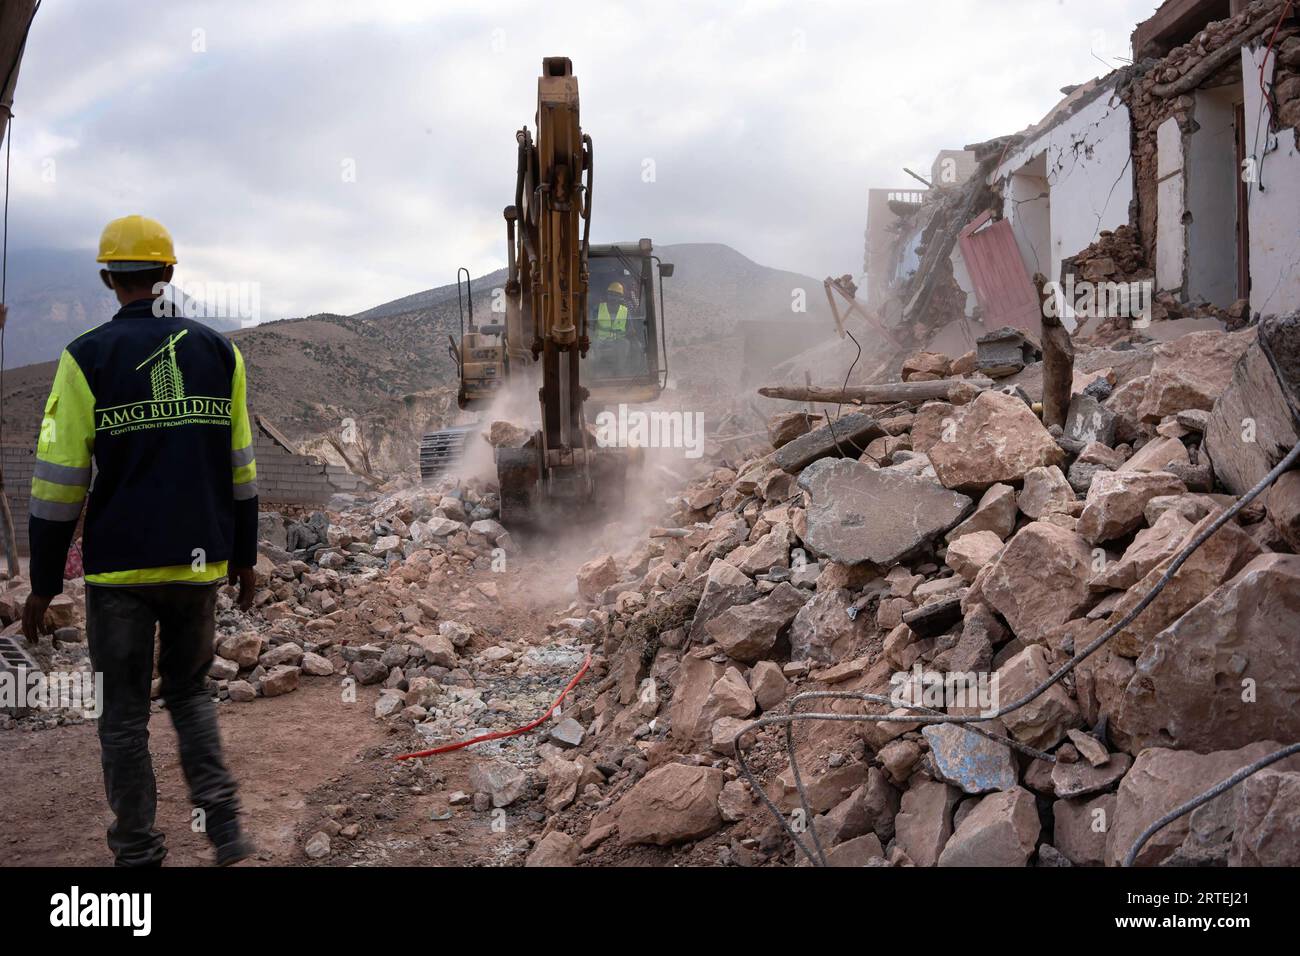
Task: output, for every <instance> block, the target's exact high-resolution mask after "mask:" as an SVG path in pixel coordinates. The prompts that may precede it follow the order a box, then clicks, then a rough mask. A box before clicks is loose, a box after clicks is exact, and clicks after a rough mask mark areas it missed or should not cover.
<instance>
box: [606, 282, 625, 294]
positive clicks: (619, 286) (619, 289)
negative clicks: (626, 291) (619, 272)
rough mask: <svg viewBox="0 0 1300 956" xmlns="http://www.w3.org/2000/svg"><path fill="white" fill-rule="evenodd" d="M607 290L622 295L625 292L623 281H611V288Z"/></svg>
mask: <svg viewBox="0 0 1300 956" xmlns="http://www.w3.org/2000/svg"><path fill="white" fill-rule="evenodd" d="M605 291H606V292H616V293H618V294H619V295H622V294H623V283H621V282H611V283H610V284H609V288H608V289H606V290H605Z"/></svg>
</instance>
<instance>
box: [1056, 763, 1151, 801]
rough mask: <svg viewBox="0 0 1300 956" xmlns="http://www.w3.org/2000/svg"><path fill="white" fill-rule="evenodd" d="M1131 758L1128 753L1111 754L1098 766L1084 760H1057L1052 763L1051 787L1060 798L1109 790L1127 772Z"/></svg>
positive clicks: (1083, 795) (1082, 795)
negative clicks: (1073, 761) (1066, 761)
mask: <svg viewBox="0 0 1300 956" xmlns="http://www.w3.org/2000/svg"><path fill="white" fill-rule="evenodd" d="M1132 763H1133V758H1132V757H1130V756H1129V755H1128V754H1111V755H1110V759H1109V760H1107V761H1106V762H1105V763H1104V764H1102V765H1101V766H1100V767H1094V766H1093V765H1092V764H1090V763H1088V762H1087V761H1086V760H1079V761H1076V762H1075V763H1062V762H1061V761H1059V760H1058V761H1057V762H1056V763H1054V764H1053V765H1052V789H1053V790H1054V791H1055V793H1056V795H1057V796H1058V797H1061V798H1074V797H1085V796H1087V795H1088V794H1090V793H1097V792H1099V791H1102V790H1109V789H1110V788H1111V787H1113V786H1115V784H1116V783H1118V782H1119V781H1120V779H1121V778H1122V777H1123V776H1124V774H1126V773H1128V768H1129V766H1130V765H1131V764H1132Z"/></svg>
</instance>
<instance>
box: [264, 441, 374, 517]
mask: <svg viewBox="0 0 1300 956" xmlns="http://www.w3.org/2000/svg"><path fill="white" fill-rule="evenodd" d="M254 452H255V454H256V455H257V491H258V496H259V498H260V499H261V500H262V501H266V502H273V503H275V504H293V505H317V506H321V505H324V504H325V502H327V501H328V500H329V498H330V495H332V494H334V493H335V492H336V491H354V490H355V489H356V487H357V484H358V483H357V479H356V478H355V477H354V476H353V475H352V474H351V473H350V472H348V470H347V469H346V468H342V467H340V466H339V465H327V464H325V463H323V462H321V461H320V460H319V459H317V458H313V457H311V456H310V455H291V454H289V453H288V452H287V451H285V450H284V449H283V448H281V447H280V446H279V445H277V444H276V443H275V442H273V441H271V440H270V439H269V438H267V437H266V436H265V435H263V434H261V433H258V435H257V441H256V444H255V445H254Z"/></svg>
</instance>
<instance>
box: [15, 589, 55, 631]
mask: <svg viewBox="0 0 1300 956" xmlns="http://www.w3.org/2000/svg"><path fill="white" fill-rule="evenodd" d="M53 600H54V596H53V595H51V596H49V597H45V596H44V595H41V594H37V593H35V592H32V593H31V594H29V595H27V603H26V604H24V605H23V634H24V636H26V638H27V643H29V644H35V643H36V642H37V641H38V640H40V637H41V629H42V628H44V627H45V612H46V610H47V609H48V608H49V606H50V602H51V601H53Z"/></svg>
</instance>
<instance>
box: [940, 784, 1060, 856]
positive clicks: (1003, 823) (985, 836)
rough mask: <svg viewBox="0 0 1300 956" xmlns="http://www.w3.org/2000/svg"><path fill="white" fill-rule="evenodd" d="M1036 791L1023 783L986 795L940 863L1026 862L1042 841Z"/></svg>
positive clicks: (948, 846)
mask: <svg viewBox="0 0 1300 956" xmlns="http://www.w3.org/2000/svg"><path fill="white" fill-rule="evenodd" d="M1039 831H1040V826H1039V823H1038V810H1037V809H1036V808H1035V805H1034V795H1033V794H1032V793H1030V792H1029V791H1028V790H1024V789H1021V788H1020V787H1017V788H1015V789H1014V790H1008V791H1004V792H1001V793H991V794H989V795H988V796H987V797H982V798H981V799H980V800H979V802H978V803H976V804H975V807H974V809H972V810H971V811H970V812H969V813H967V814H966V815H965V816H964V817H963V818H962V821H961V824H960V825H959V826H958V827H957V830H956V832H955V833H953V835H952V838H951V839H950V840H949V841H948V843H947V845H946V846H945V847H944V848H943V853H942V854H941V855H940V856H939V865H940V866H1024V865H1025V864H1026V863H1028V862H1029V858H1030V857H1031V856H1032V855H1033V853H1034V847H1035V846H1037V845H1038V834H1039Z"/></svg>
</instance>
